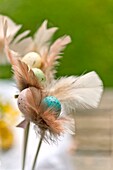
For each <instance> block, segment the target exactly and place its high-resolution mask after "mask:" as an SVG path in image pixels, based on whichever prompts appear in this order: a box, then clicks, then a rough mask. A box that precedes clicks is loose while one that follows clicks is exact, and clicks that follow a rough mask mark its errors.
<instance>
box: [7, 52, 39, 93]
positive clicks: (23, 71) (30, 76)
mask: <svg viewBox="0 0 113 170" xmlns="http://www.w3.org/2000/svg"><path fill="white" fill-rule="evenodd" d="M7 55H8V58H9V59H10V62H11V64H12V67H13V70H14V76H15V80H16V83H17V86H18V88H19V90H20V91H21V90H23V89H25V88H28V87H31V86H34V87H36V88H38V89H41V88H42V87H41V85H40V83H39V81H38V79H37V77H36V76H35V74H34V73H33V71H32V70H31V69H29V67H28V66H27V65H26V64H25V63H24V62H22V61H21V60H20V59H18V58H16V57H14V56H13V55H12V53H11V51H10V50H9V49H7Z"/></svg>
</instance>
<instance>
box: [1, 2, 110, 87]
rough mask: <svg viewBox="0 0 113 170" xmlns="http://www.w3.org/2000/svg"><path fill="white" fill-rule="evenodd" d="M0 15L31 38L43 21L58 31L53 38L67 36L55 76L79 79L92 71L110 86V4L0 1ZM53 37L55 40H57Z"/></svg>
mask: <svg viewBox="0 0 113 170" xmlns="http://www.w3.org/2000/svg"><path fill="white" fill-rule="evenodd" d="M0 13H1V14H5V15H8V16H9V17H11V18H12V19H13V20H14V21H16V22H17V23H18V24H20V23H22V24H23V30H25V29H31V34H33V33H34V32H35V31H36V29H37V28H38V27H39V26H40V24H41V23H42V21H43V20H44V19H48V21H49V26H58V27H59V28H60V29H59V31H58V32H57V33H56V37H58V36H61V35H63V34H65V33H66V34H69V35H70V36H71V37H72V43H71V44H70V45H69V46H68V48H67V49H66V50H65V54H64V58H63V59H62V62H61V65H60V67H59V69H58V73H59V74H58V75H60V76H61V75H70V74H77V75H80V74H82V73H83V72H84V71H86V72H89V71H91V70H95V71H96V72H97V73H98V74H99V75H100V77H101V78H102V80H103V81H104V85H105V86H113V1H112V0H93V1H91V0H79V1H78V0H41V1H40V0H0ZM56 37H55V38H56Z"/></svg>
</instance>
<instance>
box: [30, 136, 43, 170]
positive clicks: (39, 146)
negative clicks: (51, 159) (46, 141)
mask: <svg viewBox="0 0 113 170" xmlns="http://www.w3.org/2000/svg"><path fill="white" fill-rule="evenodd" d="M43 138H44V133H43V134H42V136H41V137H40V141H39V143H38V148H37V151H36V154H35V158H34V161H33V166H32V170H34V169H35V165H36V161H37V158H38V155H39V151H40V148H41V144H42V141H43Z"/></svg>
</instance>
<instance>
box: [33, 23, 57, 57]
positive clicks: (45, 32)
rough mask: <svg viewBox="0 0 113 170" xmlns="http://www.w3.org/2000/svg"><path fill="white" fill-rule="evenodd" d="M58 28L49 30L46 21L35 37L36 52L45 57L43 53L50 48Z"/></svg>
mask: <svg viewBox="0 0 113 170" xmlns="http://www.w3.org/2000/svg"><path fill="white" fill-rule="evenodd" d="M57 29H58V28H57V27H53V28H47V20H45V21H44V22H43V23H42V25H41V26H40V28H39V29H38V30H37V32H36V33H35V36H34V42H35V45H36V50H37V51H38V52H39V53H40V54H41V55H43V51H45V49H47V48H48V47H49V44H50V40H51V38H52V36H53V34H54V33H55V32H56V31H57Z"/></svg>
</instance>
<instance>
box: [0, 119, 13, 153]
mask: <svg viewBox="0 0 113 170" xmlns="http://www.w3.org/2000/svg"><path fill="white" fill-rule="evenodd" d="M13 140H14V136H13V132H12V131H11V129H10V128H9V125H8V124H7V123H6V122H5V121H4V120H0V148H1V149H5V150H6V149H9V148H10V147H11V146H12V145H13Z"/></svg>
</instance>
